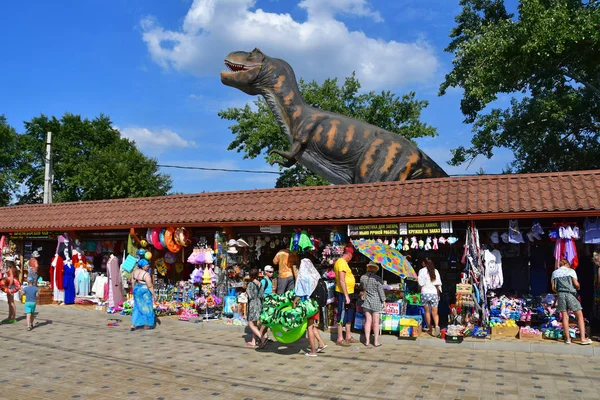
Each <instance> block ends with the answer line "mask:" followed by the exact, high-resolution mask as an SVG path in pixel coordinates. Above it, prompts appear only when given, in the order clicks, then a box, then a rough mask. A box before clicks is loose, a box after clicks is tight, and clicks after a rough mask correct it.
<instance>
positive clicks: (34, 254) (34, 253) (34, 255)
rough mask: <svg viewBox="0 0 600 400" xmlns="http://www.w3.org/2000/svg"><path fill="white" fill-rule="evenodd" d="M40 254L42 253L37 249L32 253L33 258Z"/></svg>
mask: <svg viewBox="0 0 600 400" xmlns="http://www.w3.org/2000/svg"><path fill="white" fill-rule="evenodd" d="M39 256H40V253H39V252H38V251H37V250H35V251H34V252H33V253H31V257H32V258H38V257H39Z"/></svg>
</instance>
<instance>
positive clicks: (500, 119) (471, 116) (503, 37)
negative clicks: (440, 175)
mask: <svg viewBox="0 0 600 400" xmlns="http://www.w3.org/2000/svg"><path fill="white" fill-rule="evenodd" d="M460 4H461V5H462V6H463V9H462V12H461V13H460V14H459V15H458V16H457V17H456V23H457V25H456V27H455V28H454V29H453V30H452V33H451V35H450V36H451V38H452V41H451V42H450V45H449V46H448V47H447V49H446V51H448V52H451V53H454V56H455V59H454V67H453V70H452V71H451V72H450V73H449V74H448V75H446V80H445V82H444V83H443V84H442V85H441V88H440V94H441V95H443V94H444V93H446V91H447V89H448V88H449V87H461V88H462V89H464V95H463V99H462V101H461V111H462V112H463V114H464V115H465V122H466V123H473V134H474V135H473V138H472V141H471V147H469V148H465V147H458V148H457V149H454V150H453V151H452V152H453V158H452V160H451V164H453V165H459V164H462V163H464V162H470V161H472V160H473V159H475V157H477V156H479V155H483V156H485V157H487V158H491V157H492V155H493V152H494V149H495V148H499V147H504V148H508V149H510V150H511V151H512V152H513V153H514V157H515V161H514V162H513V163H512V165H511V167H512V169H513V170H515V171H517V172H543V171H560V170H580V169H590V168H600V157H598V154H600V141H599V138H600V137H599V135H600V2H598V1H580V0H520V1H519V4H518V8H517V13H516V14H515V15H513V14H511V13H509V12H508V11H507V9H506V7H505V2H504V1H503V0H462V1H461V2H460ZM507 94H508V95H510V96H511V101H510V107H508V108H506V109H500V108H493V107H492V103H493V102H494V101H495V100H497V99H498V97H499V96H506V95H507Z"/></svg>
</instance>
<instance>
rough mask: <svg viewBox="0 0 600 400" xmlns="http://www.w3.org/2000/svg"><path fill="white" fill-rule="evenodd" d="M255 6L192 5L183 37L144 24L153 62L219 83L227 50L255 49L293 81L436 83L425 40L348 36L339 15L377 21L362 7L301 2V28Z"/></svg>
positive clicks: (345, 0) (213, 1)
mask: <svg viewBox="0 0 600 400" xmlns="http://www.w3.org/2000/svg"><path fill="white" fill-rule="evenodd" d="M254 6H255V1H254V0H219V1H217V0H195V1H194V2H193V4H192V6H191V7H190V9H189V11H188V13H187V15H186V16H185V19H184V22H183V26H182V27H181V29H180V30H175V31H173V30H167V29H164V28H163V27H161V26H160V24H159V23H158V21H157V20H156V19H155V18H153V17H146V18H144V19H143V20H142V21H141V23H140V24H141V27H142V31H143V35H142V37H143V40H144V42H145V43H146V45H147V47H148V51H149V53H150V55H151V57H152V59H153V60H154V61H155V62H156V63H158V64H159V65H161V66H162V67H163V68H165V69H170V68H173V69H176V70H180V71H186V72H191V73H193V74H196V75H199V76H214V77H215V78H216V77H218V73H219V71H220V70H222V69H223V59H224V57H225V56H226V55H227V54H228V53H229V52H231V51H236V50H246V51H250V50H252V49H253V48H254V47H259V48H260V49H261V50H263V51H264V52H265V53H266V54H267V55H270V56H272V57H277V58H283V59H285V60H286V61H288V62H289V63H290V64H291V65H292V67H293V68H294V69H295V71H296V75H297V76H301V77H304V78H306V79H309V80H312V79H317V80H323V79H325V78H328V77H338V78H344V77H347V76H349V75H350V74H351V73H352V71H356V74H357V78H358V79H359V80H360V82H361V84H362V86H363V88H364V89H367V90H369V89H382V88H389V87H394V86H400V85H404V84H410V83H415V82H417V83H423V82H426V81H427V80H428V79H431V78H433V77H434V76H435V73H436V70H437V69H438V64H439V61H438V59H437V57H436V56H435V54H434V49H433V48H432V47H431V46H430V45H429V44H428V43H427V42H426V41H424V40H422V39H421V40H417V41H415V42H398V41H394V40H390V41H386V40H382V39H378V38H375V37H369V36H367V35H366V34H365V33H363V32H361V31H351V30H349V29H348V27H347V26H346V25H345V24H344V23H342V22H341V21H339V20H337V19H336V18H335V17H336V15H338V14H340V13H344V14H352V15H356V16H360V17H367V18H371V19H373V20H375V21H381V20H382V18H381V16H380V14H379V13H378V12H377V11H374V10H372V9H371V8H370V7H369V6H368V4H367V1H366V0H331V1H328V2H323V1H317V0H303V1H301V2H299V3H298V6H299V7H301V8H302V9H304V10H306V12H307V19H306V21H304V22H298V21H295V20H294V19H293V18H292V16H291V15H290V14H287V13H281V14H278V13H270V12H265V11H263V10H262V9H254Z"/></svg>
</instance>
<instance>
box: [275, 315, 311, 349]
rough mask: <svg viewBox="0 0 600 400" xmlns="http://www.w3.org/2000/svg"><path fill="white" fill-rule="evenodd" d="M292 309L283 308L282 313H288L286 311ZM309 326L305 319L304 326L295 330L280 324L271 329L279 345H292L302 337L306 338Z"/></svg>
mask: <svg viewBox="0 0 600 400" xmlns="http://www.w3.org/2000/svg"><path fill="white" fill-rule="evenodd" d="M290 309H291V307H290V306H287V307H285V308H283V309H282V310H281V311H282V312H286V311H289V310H290ZM307 326H308V321H307V320H306V319H304V321H303V323H302V325H300V326H299V327H297V328H295V329H287V328H285V327H284V326H283V325H280V324H275V325H271V326H270V328H271V332H273V337H274V338H275V340H277V341H278V342H279V343H283V344H290V343H294V342H295V341H297V340H298V339H300V338H301V337H303V336H304V333H305V332H306V327H307Z"/></svg>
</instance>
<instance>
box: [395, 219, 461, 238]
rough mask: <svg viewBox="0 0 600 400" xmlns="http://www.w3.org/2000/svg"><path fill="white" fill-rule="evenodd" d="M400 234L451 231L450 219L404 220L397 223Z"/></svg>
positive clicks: (446, 232) (426, 233) (429, 233)
mask: <svg viewBox="0 0 600 400" xmlns="http://www.w3.org/2000/svg"><path fill="white" fill-rule="evenodd" d="M399 225H400V226H399V231H400V232H399V233H400V235H432V234H448V233H452V221H442V222H404V223H400V224H399Z"/></svg>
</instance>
